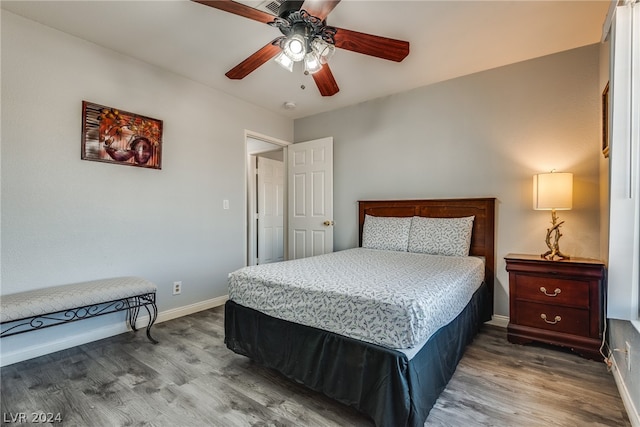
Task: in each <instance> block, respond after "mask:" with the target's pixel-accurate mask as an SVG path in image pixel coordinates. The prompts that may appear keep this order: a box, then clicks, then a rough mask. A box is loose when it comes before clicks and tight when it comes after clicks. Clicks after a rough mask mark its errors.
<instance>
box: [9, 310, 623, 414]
mask: <svg viewBox="0 0 640 427" xmlns="http://www.w3.org/2000/svg"><path fill="white" fill-rule="evenodd" d="M223 316H224V311H223V308H222V307H217V308H214V309H211V310H206V311H203V312H200V313H196V314H193V315H190V316H185V317H182V318H179V319H175V320H171V321H168V322H164V323H161V324H158V325H156V326H154V336H155V338H156V339H158V340H159V341H160V344H158V345H153V344H151V343H150V342H149V341H147V339H146V337H145V335H144V331H140V332H138V333H135V334H134V333H127V334H122V335H119V336H116V337H112V338H108V339H105V340H101V341H97V342H94V343H90V344H85V345H82V346H78V347H75V348H72V349H68V350H64V351H60V352H57V353H54V354H50V355H47V356H42V357H39V358H37V359H32V360H28V361H24V362H21V363H17V364H14V365H10V366H6V367H4V368H2V370H1V371H0V375H1V389H0V393H1V394H0V401H1V403H0V406H1V408H2V413H3V414H2V415H3V418H2V425H15V424H12V423H10V422H8V421H9V420H10V416H11V414H19V413H26V414H27V421H29V420H30V418H31V414H32V413H34V412H35V413H41V412H44V413H52V414H57V413H60V417H61V418H62V421H63V422H62V423H61V425H64V426H142V425H150V426H225V427H229V426H255V427H260V426H322V427H325V426H326V427H330V426H372V425H373V423H372V422H371V421H370V420H369V419H368V418H366V417H365V416H363V415H361V414H360V413H358V412H357V411H355V410H354V409H352V408H349V407H347V406H344V405H342V404H340V403H337V402H334V401H332V400H331V399H329V398H326V397H324V396H322V395H320V394H318V393H315V392H312V391H309V390H307V389H306V388H304V387H303V386H301V385H299V384H296V383H294V382H292V381H289V380H287V379H286V378H284V377H282V376H280V375H279V374H277V373H275V372H273V371H271V370H269V369H265V368H263V367H261V366H259V365H257V364H255V363H253V362H251V361H250V360H248V359H247V358H245V357H242V356H238V355H236V354H234V353H232V352H231V351H229V350H227V348H226V347H225V345H224V342H223V339H224V330H223ZM27 424H28V423H26V424H25V423H21V424H20V425H27ZM38 425H43V424H42V423H39V424H38ZM58 425H60V424H58ZM425 425H428V426H628V425H630V424H629V420H628V418H627V416H626V413H625V411H624V407H623V404H622V401H621V399H620V396H619V395H618V391H617V388H616V386H615V383H614V380H613V376H612V375H611V374H610V373H608V372H607V369H606V366H605V365H604V364H602V363H598V362H594V361H589V360H586V359H582V358H580V357H578V356H575V355H573V354H570V353H566V352H563V351H558V350H554V349H549V348H545V347H540V346H519V345H513V344H509V343H508V342H507V340H506V331H505V330H504V329H501V328H496V327H492V326H485V327H484V328H483V331H482V332H481V333H480V334H479V335H478V336H477V337H476V339H475V341H474V342H473V344H472V345H471V346H470V347H469V348H468V349H467V352H466V353H465V356H464V358H463V360H462V361H461V362H460V365H459V366H458V369H457V370H456V373H455V375H454V377H453V379H452V380H451V382H450V383H449V385H448V386H447V388H446V389H445V390H444V392H443V393H442V395H441V396H440V399H439V400H438V401H437V403H436V405H435V406H434V408H433V409H432V411H431V413H430V414H429V418H428V419H427V422H426V424H425Z"/></svg>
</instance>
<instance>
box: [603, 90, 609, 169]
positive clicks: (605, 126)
mask: <svg viewBox="0 0 640 427" xmlns="http://www.w3.org/2000/svg"><path fill="white" fill-rule="evenodd" d="M602 154H603V155H604V157H605V158H608V157H609V82H607V85H606V86H605V87H604V91H602Z"/></svg>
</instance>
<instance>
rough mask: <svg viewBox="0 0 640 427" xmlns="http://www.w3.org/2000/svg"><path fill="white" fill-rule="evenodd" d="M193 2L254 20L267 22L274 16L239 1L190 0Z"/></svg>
mask: <svg viewBox="0 0 640 427" xmlns="http://www.w3.org/2000/svg"><path fill="white" fill-rule="evenodd" d="M191 1H192V2H195V3H200V4H203V5H205V6H209V7H212V8H214V9H219V10H224V11H225V12H229V13H233V14H234V15H239V16H243V17H245V18H249V19H253V20H254V21H258V22H262V23H264V24H267V23H269V22H272V21H273V20H274V18H275V17H274V16H273V15H271V14H269V13H266V12H262V11H260V10H258V9H254V8H252V7H249V6H245V5H244V4H241V3H236V2H234V1H231V0H191Z"/></svg>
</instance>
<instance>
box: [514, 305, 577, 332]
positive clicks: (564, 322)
mask: <svg viewBox="0 0 640 427" xmlns="http://www.w3.org/2000/svg"><path fill="white" fill-rule="evenodd" d="M516 307H517V319H515V320H516V323H517V324H519V325H524V326H531V327H533V328H539V329H547V330H549V331H555V332H563V333H567V334H573V335H581V336H585V337H588V336H589V311H588V310H581V309H578V308H571V307H563V306H558V305H550V304H538V303H532V302H521V301H518V302H516Z"/></svg>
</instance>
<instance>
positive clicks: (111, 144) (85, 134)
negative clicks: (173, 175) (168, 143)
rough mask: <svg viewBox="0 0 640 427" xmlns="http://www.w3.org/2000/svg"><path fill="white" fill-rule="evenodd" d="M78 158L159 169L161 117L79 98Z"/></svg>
mask: <svg viewBox="0 0 640 427" xmlns="http://www.w3.org/2000/svg"><path fill="white" fill-rule="evenodd" d="M81 158H82V159H83V160H93V161H96V162H106V163H116V164H120V165H128V166H138V167H143V168H151V169H162V168H161V164H162V163H161V160H162V120H158V119H152V118H150V117H145V116H141V115H139V114H134V113H129V112H127V111H122V110H120V109H117V108H113V107H106V106H104V105H98V104H94V103H92V102H88V101H82V155H81Z"/></svg>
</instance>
